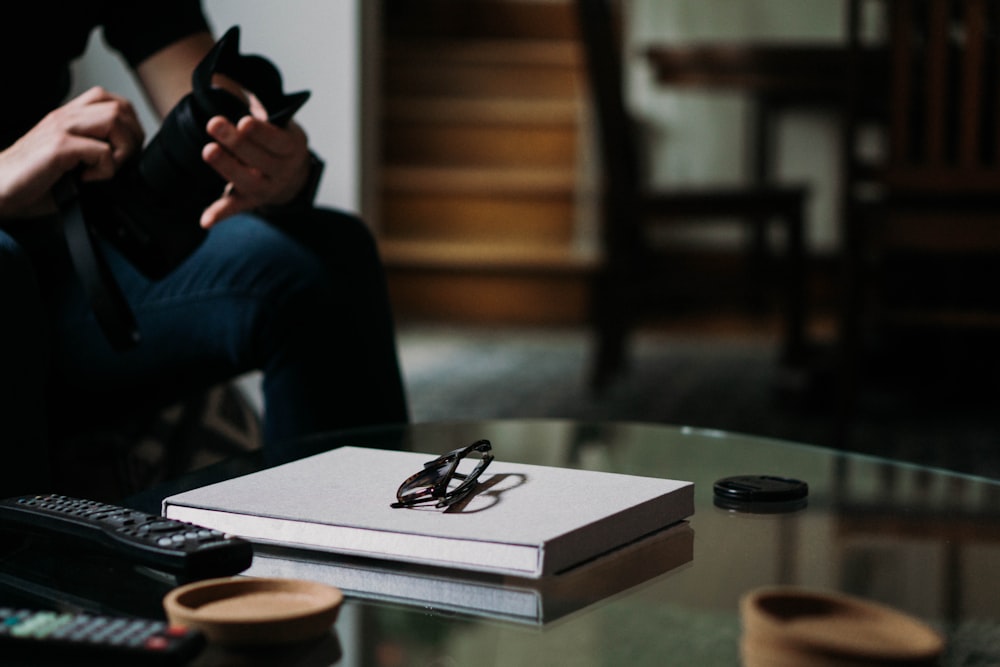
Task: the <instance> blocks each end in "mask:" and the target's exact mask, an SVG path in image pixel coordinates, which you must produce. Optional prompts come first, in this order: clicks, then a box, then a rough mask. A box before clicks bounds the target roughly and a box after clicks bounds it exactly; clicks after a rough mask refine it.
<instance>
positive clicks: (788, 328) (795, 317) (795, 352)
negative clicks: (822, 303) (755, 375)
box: [782, 202, 807, 366]
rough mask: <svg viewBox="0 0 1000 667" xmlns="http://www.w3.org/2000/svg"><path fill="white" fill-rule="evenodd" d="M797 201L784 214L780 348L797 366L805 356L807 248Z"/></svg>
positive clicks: (784, 360) (803, 224)
mask: <svg viewBox="0 0 1000 667" xmlns="http://www.w3.org/2000/svg"><path fill="white" fill-rule="evenodd" d="M803 205H804V202H800V203H799V205H798V206H797V207H796V209H795V210H794V211H791V212H789V214H788V216H787V230H786V239H785V245H786V248H785V261H784V271H783V272H782V273H783V279H784V282H785V290H786V292H785V336H784V338H785V342H784V347H783V351H782V356H783V360H782V361H783V362H784V363H785V365H787V366H799V365H801V364H803V363H804V362H805V360H806V331H805V330H806V305H805V304H806V280H807V276H806V258H805V254H806V249H805V230H804V227H805V215H804V213H803V210H802V207H803Z"/></svg>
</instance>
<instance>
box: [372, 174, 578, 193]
mask: <svg viewBox="0 0 1000 667" xmlns="http://www.w3.org/2000/svg"><path fill="white" fill-rule="evenodd" d="M381 185H382V191H383V192H384V193H434V192H437V193H453V194H465V195H469V194H473V195H504V196H510V197H518V196H538V195H543V196H552V195H556V194H560V193H563V194H565V193H572V192H573V191H574V189H575V186H576V173H575V172H574V170H572V169H558V168H534V169H528V168H524V169H507V168H504V169H497V168H493V169H489V168H478V169H473V168H465V167H386V168H384V169H382V174H381Z"/></svg>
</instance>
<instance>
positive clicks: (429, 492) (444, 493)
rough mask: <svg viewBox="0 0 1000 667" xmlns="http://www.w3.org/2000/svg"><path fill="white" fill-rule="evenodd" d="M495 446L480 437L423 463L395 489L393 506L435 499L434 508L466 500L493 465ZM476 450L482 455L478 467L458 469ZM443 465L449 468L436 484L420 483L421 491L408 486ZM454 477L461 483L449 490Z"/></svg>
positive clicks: (417, 503) (412, 504)
mask: <svg viewBox="0 0 1000 667" xmlns="http://www.w3.org/2000/svg"><path fill="white" fill-rule="evenodd" d="M492 449H493V446H492V445H491V444H490V441H489V440H485V439H483V440H477V441H475V442H473V443H472V444H469V445H466V446H465V447H459V448H458V449H454V450H452V451H450V452H448V453H447V454H442V455H441V456H439V457H437V458H436V459H434V460H433V461H428V462H427V463H425V464H424V467H423V469H422V470H420V471H419V472H416V473H414V474H412V475H410V476H409V477H407V478H406V479H405V480H403V483H402V484H400V485H399V489H397V490H396V502H394V503H392V507H395V508H400V507H413V506H415V505H422V504H424V503H430V502H435V501H436V504H435V507H437V508H444V507H450V506H451V505H454V504H455V503H457V502H459V501H460V500H462V499H464V498H465V497H466V496H467V495H468V494H469V492H470V491H472V489H473V488H475V486H476V484H477V483H478V480H479V476H480V475H481V474H482V472H483V471H484V470H486V468H487V466H489V465H490V462H491V461H493V454H492V453H491V452H492ZM473 451H476V452H479V453H480V454H482V455H483V457H482V458H481V459H480V460H479V462H478V463H476V467H475V468H474V469H473V470H472V472H470V473H468V474H466V473H460V472H458V464H459V463H460V462H461V461H462V460H463V459H465V458H466V457H467V456H468V455H469V454H471V453H472V452H473ZM442 466H448V468H447V470H446V471H445V472H444V473H443V474H441V476H440V479H438V480H437V481H436V482H435V483H434V484H433V485H429V486H421V487H420V488H419V490H415V491H409V490H408V489H407V487H408V486H410V485H412V484H413V483H414V482H415V481H416V480H418V479H420V477H421V476H423V475H426V474H427V472H428V470H430V469H431V468H440V467H442ZM452 479H460V480H462V483H461V484H459V485H458V486H456V487H455V488H454V489H452V490H451V491H449V490H448V485H449V483H450V482H451V480H452Z"/></svg>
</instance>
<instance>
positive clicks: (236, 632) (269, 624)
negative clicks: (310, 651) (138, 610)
mask: <svg viewBox="0 0 1000 667" xmlns="http://www.w3.org/2000/svg"><path fill="white" fill-rule="evenodd" d="M343 600H344V595H343V593H341V591H340V590H339V589H337V588H334V587H333V586H327V585H325V584H319V583H316V582H311V581H301V580H298V579H268V578H254V577H228V578H222V579H206V580H204V581H198V582H195V583H191V584H187V585H185V586H181V587H179V588H175V589H174V590H172V591H170V592H169V593H168V594H167V595H166V597H164V598H163V608H164V610H166V612H167V619H168V620H169V621H170V623H172V624H175V625H183V626H187V627H190V628H196V629H198V630H201V631H202V632H203V633H204V634H205V636H206V637H207V638H208V640H209V641H210V642H215V643H218V644H225V645H230V646H239V645H251V644H286V643H291V642H298V641H305V640H308V639H315V638H318V637H321V636H323V635H324V634H325V633H327V632H329V631H330V626H331V625H333V623H334V622H335V621H336V620H337V614H338V612H339V611H340V604H341V602H343Z"/></svg>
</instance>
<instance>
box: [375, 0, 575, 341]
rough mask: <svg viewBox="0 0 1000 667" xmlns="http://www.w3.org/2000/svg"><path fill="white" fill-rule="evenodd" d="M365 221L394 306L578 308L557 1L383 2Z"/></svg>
mask: <svg viewBox="0 0 1000 667" xmlns="http://www.w3.org/2000/svg"><path fill="white" fill-rule="evenodd" d="M384 7H385V9H384V10H383V11H384V12H385V14H384V16H383V25H384V34H383V40H384V45H383V59H382V67H381V71H382V99H381V110H382V111H381V119H380V137H379V142H380V144H381V154H380V163H379V169H378V182H379V194H378V212H377V214H376V216H377V221H376V228H377V229H378V234H379V243H380V247H381V251H382V255H383V259H384V261H385V264H386V269H387V272H388V276H389V288H390V292H391V295H392V298H393V305H394V308H395V310H396V313H397V316H398V317H399V318H400V319H424V320H438V321H453V322H485V323H531V324H562V323H573V322H580V321H582V320H583V318H584V315H585V306H586V283H587V278H588V275H589V273H590V269H591V268H592V267H593V264H594V253H593V252H590V251H587V250H585V249H584V248H585V246H586V244H585V242H584V241H583V240H582V239H581V235H580V233H579V231H578V228H579V218H580V212H579V210H580V207H579V205H578V199H579V197H578V195H577V192H578V187H577V185H578V183H579V182H580V169H579V166H580V160H579V158H578V154H579V152H580V145H581V140H580V136H581V132H580V119H581V105H582V99H583V94H584V91H583V90H582V85H583V83H582V82H583V72H582V60H581V54H580V52H579V49H578V46H577V44H576V25H575V18H574V15H573V12H572V6H571V5H570V4H569V2H558V1H553V0H547V1H542V0H534V1H532V0H505V1H504V0H410V1H409V2H386V3H385V5H384Z"/></svg>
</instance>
